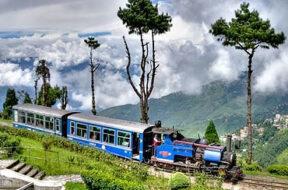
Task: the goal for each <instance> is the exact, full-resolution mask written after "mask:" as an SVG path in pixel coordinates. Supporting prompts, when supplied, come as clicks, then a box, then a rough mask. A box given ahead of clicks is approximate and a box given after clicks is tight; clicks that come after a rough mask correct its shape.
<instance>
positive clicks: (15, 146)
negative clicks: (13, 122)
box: [0, 133, 22, 157]
mask: <svg viewBox="0 0 288 190" xmlns="http://www.w3.org/2000/svg"><path fill="white" fill-rule="evenodd" d="M20 143H21V140H20V139H19V138H16V137H11V136H9V135H7V134H2V133H0V147H1V148H2V149H3V150H5V151H7V156H8V157H11V156H13V154H14V153H21V151H22V148H21V147H20V146H19V145H20Z"/></svg>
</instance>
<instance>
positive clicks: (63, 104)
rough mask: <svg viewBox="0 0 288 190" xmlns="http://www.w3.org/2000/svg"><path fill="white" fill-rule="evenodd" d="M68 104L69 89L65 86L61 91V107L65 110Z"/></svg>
mask: <svg viewBox="0 0 288 190" xmlns="http://www.w3.org/2000/svg"><path fill="white" fill-rule="evenodd" d="M67 104H68V90H67V86H64V87H62V92H61V109H62V110H65V109H66V106H67Z"/></svg>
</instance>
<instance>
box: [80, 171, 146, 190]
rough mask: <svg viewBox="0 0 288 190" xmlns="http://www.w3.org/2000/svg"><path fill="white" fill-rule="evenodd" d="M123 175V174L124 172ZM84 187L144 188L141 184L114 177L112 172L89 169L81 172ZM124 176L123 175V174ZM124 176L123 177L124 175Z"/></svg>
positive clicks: (98, 189) (109, 189)
mask: <svg viewBox="0 0 288 190" xmlns="http://www.w3.org/2000/svg"><path fill="white" fill-rule="evenodd" d="M124 175H125V174H124ZM81 177H82V179H83V181H84V183H85V184H86V187H87V188H88V189H91V190H144V189H145V188H144V186H143V184H141V183H139V182H137V181H133V180H130V181H128V180H125V179H121V178H116V177H115V175H114V174H113V173H112V172H108V171H103V170H91V171H84V172H82V173H81ZM123 177H124V176H123ZM124 178H125V177H124Z"/></svg>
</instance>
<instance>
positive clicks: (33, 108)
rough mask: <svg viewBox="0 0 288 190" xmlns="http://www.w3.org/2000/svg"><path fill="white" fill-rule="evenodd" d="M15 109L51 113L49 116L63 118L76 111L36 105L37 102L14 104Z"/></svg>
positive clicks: (42, 113) (43, 113) (44, 113)
mask: <svg viewBox="0 0 288 190" xmlns="http://www.w3.org/2000/svg"><path fill="white" fill-rule="evenodd" d="M13 109H16V110H21V111H25V112H31V113H36V114H41V115H49V116H52V117H58V118H61V117H63V116H64V115H66V114H69V113H75V112H71V111H66V110H60V109H54V108H50V107H46V106H40V105H35V104H18V105H15V106H13Z"/></svg>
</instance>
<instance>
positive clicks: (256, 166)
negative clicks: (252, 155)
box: [243, 163, 263, 172]
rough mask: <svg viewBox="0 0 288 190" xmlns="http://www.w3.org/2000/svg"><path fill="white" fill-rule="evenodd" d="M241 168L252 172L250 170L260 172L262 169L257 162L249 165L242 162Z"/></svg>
mask: <svg viewBox="0 0 288 190" xmlns="http://www.w3.org/2000/svg"><path fill="white" fill-rule="evenodd" d="M243 168H244V170H245V171H250V172H252V171H259V172H261V171H262V170H263V169H262V167H261V166H260V165H259V164H258V163H252V164H250V165H248V164H244V166H243Z"/></svg>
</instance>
